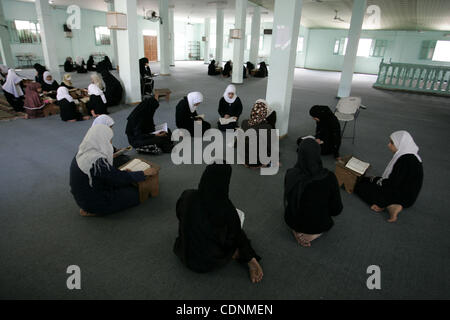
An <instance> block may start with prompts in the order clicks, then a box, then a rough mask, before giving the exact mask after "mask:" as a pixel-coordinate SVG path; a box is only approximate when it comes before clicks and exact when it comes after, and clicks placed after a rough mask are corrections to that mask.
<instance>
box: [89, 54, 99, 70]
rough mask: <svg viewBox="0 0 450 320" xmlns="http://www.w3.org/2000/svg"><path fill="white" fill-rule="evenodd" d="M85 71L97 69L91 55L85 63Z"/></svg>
mask: <svg viewBox="0 0 450 320" xmlns="http://www.w3.org/2000/svg"><path fill="white" fill-rule="evenodd" d="M87 70H88V71H96V70H97V68H96V67H95V62H94V57H93V56H92V55H90V56H89V59H88V61H87Z"/></svg>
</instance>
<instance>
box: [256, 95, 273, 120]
mask: <svg viewBox="0 0 450 320" xmlns="http://www.w3.org/2000/svg"><path fill="white" fill-rule="evenodd" d="M256 103H264V104H265V105H266V109H267V116H266V118H267V117H268V116H270V115H271V114H272V112H273V109H272V108H271V107H270V106H269V104H268V103H267V101H266V100H264V99H258V100H256Z"/></svg>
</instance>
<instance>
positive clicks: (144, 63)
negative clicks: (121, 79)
mask: <svg viewBox="0 0 450 320" xmlns="http://www.w3.org/2000/svg"><path fill="white" fill-rule="evenodd" d="M139 73H140V75H141V93H142V95H146V94H148V95H150V94H152V92H153V86H154V80H153V78H152V77H153V76H152V70H151V69H150V66H149V61H148V59H147V58H145V57H144V58H141V59H139Z"/></svg>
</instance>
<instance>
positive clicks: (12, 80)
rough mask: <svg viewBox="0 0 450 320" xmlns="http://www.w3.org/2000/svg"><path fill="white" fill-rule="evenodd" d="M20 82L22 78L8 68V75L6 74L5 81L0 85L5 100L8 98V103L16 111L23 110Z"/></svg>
mask: <svg viewBox="0 0 450 320" xmlns="http://www.w3.org/2000/svg"><path fill="white" fill-rule="evenodd" d="M21 82H22V78H20V77H19V76H18V75H17V74H16V72H15V71H14V70H13V69H9V70H8V75H7V76H6V82H5V84H4V85H3V86H2V89H3V93H4V94H5V97H6V100H8V103H9V104H10V105H11V107H13V109H14V111H16V112H21V111H23V110H24V109H23V104H24V94H23V91H22V88H21V87H20V83H21Z"/></svg>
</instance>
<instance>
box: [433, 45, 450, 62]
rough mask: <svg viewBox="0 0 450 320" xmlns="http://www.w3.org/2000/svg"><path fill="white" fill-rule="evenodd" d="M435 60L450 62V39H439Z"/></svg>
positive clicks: (434, 55) (435, 50)
mask: <svg viewBox="0 0 450 320" xmlns="http://www.w3.org/2000/svg"><path fill="white" fill-rule="evenodd" d="M433 61H445V62H450V41H437V43H436V47H435V49H434V54H433Z"/></svg>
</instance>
